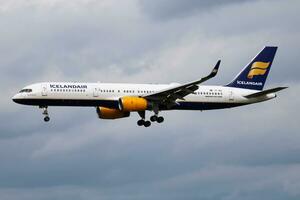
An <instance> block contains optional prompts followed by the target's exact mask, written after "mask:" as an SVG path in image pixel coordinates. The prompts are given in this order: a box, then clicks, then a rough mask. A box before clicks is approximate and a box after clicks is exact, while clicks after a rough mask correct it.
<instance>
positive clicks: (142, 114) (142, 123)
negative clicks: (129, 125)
mask: <svg viewBox="0 0 300 200" xmlns="http://www.w3.org/2000/svg"><path fill="white" fill-rule="evenodd" d="M138 113H139V115H140V117H141V118H142V119H140V120H138V121H137V125H138V126H145V127H149V126H151V122H157V123H162V122H163V121H164V118H163V117H161V116H160V117H159V116H158V113H156V114H155V115H153V116H151V117H150V121H151V122H150V121H146V120H145V111H141V112H138Z"/></svg>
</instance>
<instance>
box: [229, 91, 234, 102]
mask: <svg viewBox="0 0 300 200" xmlns="http://www.w3.org/2000/svg"><path fill="white" fill-rule="evenodd" d="M229 101H234V94H233V91H229Z"/></svg>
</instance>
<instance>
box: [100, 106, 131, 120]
mask: <svg viewBox="0 0 300 200" xmlns="http://www.w3.org/2000/svg"><path fill="white" fill-rule="evenodd" d="M97 114H98V117H99V118H100V119H118V118H123V117H129V115H130V112H126V111H121V110H118V109H113V108H106V107H97Z"/></svg>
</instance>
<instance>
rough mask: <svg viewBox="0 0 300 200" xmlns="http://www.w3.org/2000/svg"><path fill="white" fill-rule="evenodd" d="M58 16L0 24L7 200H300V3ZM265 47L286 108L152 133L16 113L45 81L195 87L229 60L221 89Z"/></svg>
mask: <svg viewBox="0 0 300 200" xmlns="http://www.w3.org/2000/svg"><path fill="white" fill-rule="evenodd" d="M49 2H50V1H45V2H44V4H41V5H40V3H39V2H38V1H30V3H33V4H34V5H31V6H28V4H26V3H20V6H19V7H17V8H14V9H12V10H10V11H9V12H2V13H1V14H2V16H1V19H0V24H1V26H0V27H1V28H0V30H1V37H0V42H1V45H0V55H1V59H0V68H1V72H2V73H0V81H1V85H0V89H1V92H2V93H1V97H2V98H1V99H0V122H1V124H0V133H1V134H0V160H1V164H0V197H1V199H99V198H101V199H116V198H120V199H261V198H268V199H299V195H300V194H299V191H300V189H299V186H300V177H299V158H298V157H299V156H298V155H299V150H300V149H299V136H298V132H299V124H298V120H297V119H298V118H297V116H298V113H299V109H298V104H299V102H300V100H299V97H298V94H297V92H296V91H298V90H299V88H300V86H299V81H298V75H297V74H298V72H299V70H298V68H297V66H298V64H297V63H298V61H297V52H298V49H299V46H300V44H299V41H300V40H299V28H298V27H297V26H295V24H297V19H298V10H297V5H298V4H299V3H298V1H284V2H283V1H272V6H270V2H269V1H247V2H244V1H241V3H240V2H239V1H226V2H224V3H221V4H218V3H219V1H215V2H213V3H208V1H207V2H205V1H202V2H200V1H198V2H196V1H184V2H185V3H184V5H183V3H182V2H179V1H172V2H170V1H160V2H158V1H157V2H154V1H147V2H146V1H135V0H128V1H122V2H120V1H111V0H109V1H101V2H100V1H92V0H89V1H85V2H80V1H74V3H71V4H70V3H67V2H64V1H57V2H55V3H53V5H54V6H53V5H52V3H49ZM222 2H223V1H222ZM35 4H38V5H39V6H35ZM48 4H49V5H48ZM51 5H52V6H51ZM204 8H205V10H204ZM250 8H256V15H254V14H253V12H252V11H251V10H250ZM1 11H2V10H1ZM200 14H201V15H200ZM149 16H150V17H151V18H153V19H155V20H149ZM185 16H188V17H185ZM237 16H238V17H237ZM262 18H263V19H264V20H262ZM169 19H176V20H169ZM268 44H270V45H278V46H279V51H278V53H277V56H276V58H275V62H274V65H273V68H272V71H271V74H270V78H269V79H268V83H267V87H272V86H279V85H288V86H290V88H289V89H288V90H285V91H282V92H281V93H279V95H278V98H276V99H274V100H273V101H268V102H265V103H261V104H256V105H250V106H247V107H241V108H236V109H229V110H219V111H208V112H187V111H186V112H184V111H181V112H177V111H172V112H163V113H162V114H163V115H164V116H165V119H166V121H165V122H164V123H163V124H162V125H160V126H158V125H157V124H154V125H153V126H152V127H151V128H150V129H141V128H140V127H136V125H135V123H136V120H137V119H138V116H137V114H133V115H132V117H131V118H128V119H121V120H118V121H105V120H99V119H97V117H96V113H95V109H94V108H91V109H89V108H80V109H79V108H52V107H51V108H50V115H51V116H52V121H51V123H50V124H44V123H43V122H42V116H41V111H40V110H38V109H37V108H34V107H22V106H20V105H16V104H14V103H13V102H12V101H11V99H10V97H11V96H12V95H13V94H14V93H15V92H16V91H18V90H19V89H20V87H23V86H25V85H26V84H30V83H32V82H37V81H48V80H67V81H69V80H79V81H97V80H101V81H107V82H109V81H112V82H165V83H168V82H174V81H180V82H184V81H189V80H192V79H195V78H199V77H200V76H203V75H204V74H206V73H208V72H209V71H210V69H211V67H212V65H214V64H215V61H216V60H217V59H220V58H221V59H222V66H221V69H220V73H219V74H218V76H217V77H216V78H214V80H211V81H209V82H208V83H207V84H224V83H226V82H227V81H230V80H231V79H232V77H233V76H235V74H236V73H237V72H238V71H239V70H240V69H241V68H242V66H244V65H245V64H246V63H247V62H248V61H249V60H250V59H251V58H252V57H253V56H254V55H255V53H257V51H259V50H260V48H262V46H264V45H268Z"/></svg>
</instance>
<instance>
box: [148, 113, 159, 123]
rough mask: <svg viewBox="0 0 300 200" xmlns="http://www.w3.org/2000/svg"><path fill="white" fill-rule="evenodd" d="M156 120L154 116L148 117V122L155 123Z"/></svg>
mask: <svg viewBox="0 0 300 200" xmlns="http://www.w3.org/2000/svg"><path fill="white" fill-rule="evenodd" d="M157 118H158V117H157V116H156V115H153V116H151V117H150V121H151V122H155V121H157Z"/></svg>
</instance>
